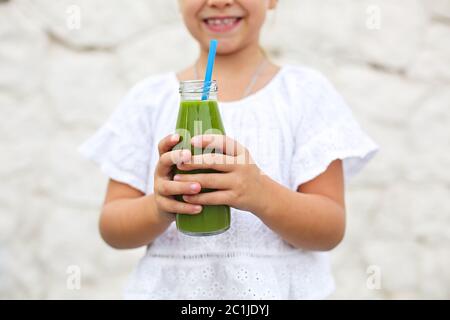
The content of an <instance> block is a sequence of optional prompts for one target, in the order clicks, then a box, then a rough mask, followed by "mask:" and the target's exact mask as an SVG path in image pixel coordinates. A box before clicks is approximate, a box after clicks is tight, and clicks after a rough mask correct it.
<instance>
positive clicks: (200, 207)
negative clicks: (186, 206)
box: [194, 206, 202, 212]
mask: <svg viewBox="0 0 450 320" xmlns="http://www.w3.org/2000/svg"><path fill="white" fill-rule="evenodd" d="M194 210H195V212H200V211H202V206H195V207H194Z"/></svg>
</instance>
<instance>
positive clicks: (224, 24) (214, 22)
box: [203, 17, 243, 32]
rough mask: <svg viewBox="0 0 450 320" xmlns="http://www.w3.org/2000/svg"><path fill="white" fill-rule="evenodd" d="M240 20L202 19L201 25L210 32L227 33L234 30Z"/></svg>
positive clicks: (233, 18) (238, 18)
mask: <svg viewBox="0 0 450 320" xmlns="http://www.w3.org/2000/svg"><path fill="white" fill-rule="evenodd" d="M242 19H243V18H242V17H211V18H206V19H203V23H204V24H205V26H206V28H207V29H208V30H210V31H212V32H228V31H231V30H233V29H234V28H236V27H237V26H238V25H239V24H240V22H241V21H242Z"/></svg>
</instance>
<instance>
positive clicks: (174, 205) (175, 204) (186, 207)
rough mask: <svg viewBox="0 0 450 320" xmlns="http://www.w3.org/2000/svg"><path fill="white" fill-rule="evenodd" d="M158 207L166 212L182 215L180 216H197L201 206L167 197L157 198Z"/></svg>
mask: <svg viewBox="0 0 450 320" xmlns="http://www.w3.org/2000/svg"><path fill="white" fill-rule="evenodd" d="M158 204H159V206H160V207H161V208H162V209H163V210H164V211H166V212H171V213H182V214H197V213H200V212H201V211H202V206H200V205H196V204H191V203H185V202H181V201H177V200H175V199H172V198H168V197H159V199H158Z"/></svg>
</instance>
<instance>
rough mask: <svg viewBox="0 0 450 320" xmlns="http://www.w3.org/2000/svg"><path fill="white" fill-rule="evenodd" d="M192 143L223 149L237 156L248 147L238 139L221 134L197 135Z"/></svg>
mask: <svg viewBox="0 0 450 320" xmlns="http://www.w3.org/2000/svg"><path fill="white" fill-rule="evenodd" d="M191 144H192V145H193V146H194V147H201V148H208V149H211V150H221V151H222V152H223V153H224V154H227V155H230V156H237V155H240V154H243V153H245V151H246V148H245V147H244V146H243V145H241V144H240V143H239V142H237V141H236V140H234V139H231V138H230V137H227V136H225V135H220V134H204V135H197V136H195V137H193V138H192V139H191Z"/></svg>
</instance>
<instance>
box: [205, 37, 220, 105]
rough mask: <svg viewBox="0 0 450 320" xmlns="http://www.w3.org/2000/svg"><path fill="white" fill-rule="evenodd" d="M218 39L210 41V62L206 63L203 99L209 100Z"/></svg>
mask: <svg viewBox="0 0 450 320" xmlns="http://www.w3.org/2000/svg"><path fill="white" fill-rule="evenodd" d="M216 49H217V40H214V39H213V40H211V41H210V43H209V53H208V64H207V65H206V74H205V82H204V84H203V94H202V100H208V98H209V88H210V87H211V77H212V72H213V67H214V59H215V58H216Z"/></svg>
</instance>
